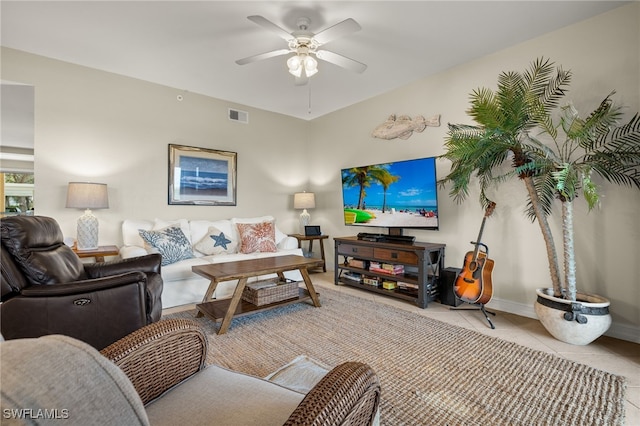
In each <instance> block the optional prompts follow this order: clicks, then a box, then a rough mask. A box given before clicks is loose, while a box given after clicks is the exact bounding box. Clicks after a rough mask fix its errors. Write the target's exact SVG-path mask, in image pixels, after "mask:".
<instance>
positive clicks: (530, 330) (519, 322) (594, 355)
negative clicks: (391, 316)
mask: <svg viewBox="0 0 640 426" xmlns="http://www.w3.org/2000/svg"><path fill="white" fill-rule="evenodd" d="M311 279H312V281H313V284H314V286H315V287H316V289H317V290H318V292H320V293H321V292H322V287H328V288H331V289H333V290H338V291H344V292H346V293H349V294H353V295H356V296H359V297H363V298H368V299H370V300H371V301H373V302H375V303H386V304H389V305H392V306H395V307H397V308H401V309H406V310H408V311H411V312H415V313H417V314H420V315H425V316H428V317H430V318H435V319H438V320H440V321H443V322H447V323H451V324H455V325H457V326H460V327H465V328H469V329H472V330H475V331H478V332H480V333H484V334H487V335H491V336H494V337H498V338H500V339H504V340H508V341H511V342H515V343H518V344H520V345H523V346H528V347H530V348H532V349H537V350H540V351H544V352H550V353H554V354H556V355H557V356H560V357H563V358H567V359H570V360H573V361H576V362H580V363H583V364H586V365H590V366H592V367H594V368H599V369H601V370H605V371H609V372H611V373H614V374H619V375H622V376H625V377H626V378H627V404H626V424H627V425H629V426H635V425H638V426H640V344H636V343H631V342H627V341H624V340H618V339H613V338H610V337H606V336H603V337H601V338H599V339H597V340H596V341H595V342H593V343H591V344H589V345H587V346H573V345H569V344H566V343H563V342H560V341H558V340H556V339H555V338H553V337H551V335H549V334H548V333H547V331H546V330H545V329H544V328H543V327H542V326H541V325H540V323H539V322H538V321H537V320H534V319H531V318H526V317H521V316H518V315H513V314H508V313H502V312H496V313H497V315H496V316H495V317H491V320H492V322H493V323H494V325H495V326H496V329H495V330H492V329H491V328H490V327H489V325H488V323H487V321H486V320H485V319H484V316H483V315H482V313H480V312H477V311H452V310H451V309H450V307H449V306H445V305H441V304H439V303H430V304H429V306H428V307H427V308H426V309H420V308H418V307H417V306H414V305H412V304H411V303H409V302H406V301H402V300H397V299H393V298H390V297H386V296H384V295H378V294H374V293H370V292H366V291H364V290H360V289H356V288H352V287H347V286H343V285H340V286H336V285H334V284H333V272H332V271H330V272H326V273H315V274H312V275H311ZM189 307H190V308H193V306H192V305H190V306H189ZM185 308H187V307H180V308H174V309H171V310H170V311H172V312H173V311H175V310H180V309H185ZM488 308H489V310H491V303H489V305H488ZM167 311H169V310H167ZM167 313H168V312H167ZM232 327H233V325H232Z"/></svg>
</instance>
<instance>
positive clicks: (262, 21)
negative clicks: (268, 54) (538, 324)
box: [247, 15, 295, 41]
mask: <svg viewBox="0 0 640 426" xmlns="http://www.w3.org/2000/svg"><path fill="white" fill-rule="evenodd" d="M247 19H248V20H250V21H251V22H254V23H256V24H258V25H260V26H261V27H262V28H265V29H267V30H269V31H271V32H273V33H275V34H276V35H277V36H278V37H280V38H283V39H285V40H286V41H289V40H291V39H294V38H295V37H293V36H292V35H291V34H290V33H288V32H287V31H285V30H283V29H282V28H280V27H279V26H277V25H276V24H274V23H273V22H271V21H270V20H268V19H267V18H264V17H262V16H260V15H251V16H247Z"/></svg>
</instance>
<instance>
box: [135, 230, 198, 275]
mask: <svg viewBox="0 0 640 426" xmlns="http://www.w3.org/2000/svg"><path fill="white" fill-rule="evenodd" d="M139 232H140V236H141V237H142V239H143V240H144V241H145V242H146V243H148V244H149V246H151V247H152V248H154V249H156V250H158V252H159V253H160V254H161V255H162V265H163V266H164V265H170V264H172V263H175V262H178V261H180V260H185V259H191V258H193V257H194V256H193V250H192V249H191V243H189V240H188V239H187V237H186V236H185V235H184V232H183V231H182V229H180V227H178V226H169V227H167V228H164V229H160V230H157V231H145V230H143V229H141V230H140V231H139Z"/></svg>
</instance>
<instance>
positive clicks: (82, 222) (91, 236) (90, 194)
mask: <svg viewBox="0 0 640 426" xmlns="http://www.w3.org/2000/svg"><path fill="white" fill-rule="evenodd" d="M67 208H76V209H85V211H84V214H83V215H82V216H80V218H78V233H77V236H76V238H77V246H76V247H77V249H78V250H95V249H97V248H98V218H97V217H95V216H94V215H93V213H92V212H91V209H107V208H109V196H108V194H107V184H105V183H93V182H69V187H68V188H67Z"/></svg>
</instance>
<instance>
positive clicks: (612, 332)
mask: <svg viewBox="0 0 640 426" xmlns="http://www.w3.org/2000/svg"><path fill="white" fill-rule="evenodd" d="M487 307H488V308H489V309H495V310H497V311H502V312H508V313H510V314H514V315H520V316H522V317H526V318H533V319H538V316H537V315H536V311H535V310H534V309H533V302H531V304H529V305H526V304H524V303H516V302H512V301H509V300H503V299H498V298H495V297H494V298H492V299H491V302H489V304H488V305H487ZM604 335H605V336H609V337H613V338H615V339H620V340H626V341H629V342H633V343H640V329H638V328H637V327H633V326H629V325H625V324H617V323H616V322H615V321H613V323H612V324H611V327H610V328H609V330H608V331H607V332H606V333H605V334H604Z"/></svg>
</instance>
